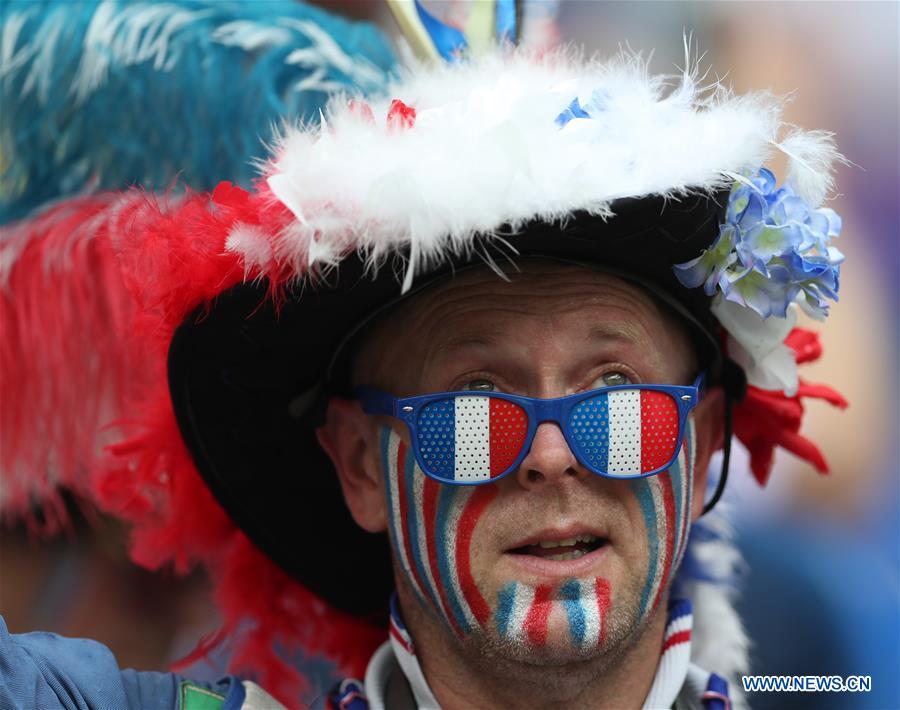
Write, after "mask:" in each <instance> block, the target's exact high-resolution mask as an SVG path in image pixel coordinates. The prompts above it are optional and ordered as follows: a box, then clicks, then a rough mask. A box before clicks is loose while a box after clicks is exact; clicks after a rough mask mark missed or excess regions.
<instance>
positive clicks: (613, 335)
mask: <svg viewBox="0 0 900 710" xmlns="http://www.w3.org/2000/svg"><path fill="white" fill-rule="evenodd" d="M642 335H643V333H642V329H641V328H640V326H638V325H635V324H634V323H632V322H630V321H621V322H617V323H601V324H599V325H594V326H591V328H590V329H589V330H588V333H587V336H588V338H589V339H591V340H627V341H629V342H632V343H633V342H638V341H640V340H641V336H642Z"/></svg>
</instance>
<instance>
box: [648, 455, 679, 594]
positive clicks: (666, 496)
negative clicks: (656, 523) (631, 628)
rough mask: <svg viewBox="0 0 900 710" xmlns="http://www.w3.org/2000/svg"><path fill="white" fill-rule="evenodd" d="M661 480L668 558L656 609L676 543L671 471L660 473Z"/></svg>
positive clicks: (658, 592)
mask: <svg viewBox="0 0 900 710" xmlns="http://www.w3.org/2000/svg"><path fill="white" fill-rule="evenodd" d="M659 482H660V484H661V486H662V492H663V507H665V510H666V559H665V561H664V562H663V576H662V579H661V580H660V583H659V589H657V590H656V598H655V599H654V600H653V609H656V607H657V605H658V604H659V600H660V599H661V598H662V593H663V591H664V590H665V588H666V585H667V584H668V581H669V572H671V567H672V552H673V546H674V545H675V496H674V494H673V493H672V479H671V478H669V472H668V471H664V472H663V473H661V474H659Z"/></svg>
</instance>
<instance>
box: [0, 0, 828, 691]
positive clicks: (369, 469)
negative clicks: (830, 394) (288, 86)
mask: <svg viewBox="0 0 900 710" xmlns="http://www.w3.org/2000/svg"><path fill="white" fill-rule="evenodd" d="M404 7H406V10H404V12H406V14H405V15H404V17H405V21H407V22H408V23H413V26H415V27H418V28H419V31H418V33H413V34H414V36H415V37H417V38H418V39H417V41H418V42H419V45H417V46H419V48H420V51H421V52H422V53H423V54H425V55H429V54H430V55H433V56H438V55H443V56H449V57H454V56H457V55H458V54H459V52H460V51H461V47H462V45H461V44H459V41H460V36H458V33H457V34H453V33H452V32H450V33H447V32H443V33H442V32H437V31H436V30H435V27H436V26H435V25H434V24H433V20H434V18H430V19H429V18H428V17H427V16H425V15H423V11H422V9H421V8H420V7H418V6H404ZM407 10H408V12H407ZM502 16H503V14H502V13H501V12H500V11H499V9H498V12H497V14H496V17H497V31H498V34H499V35H500V36H501V37H508V36H510V32H511V30H510V26H509V24H508V23H507V24H503V23H501V22H500V19H502ZM416 22H418V23H419V24H418V25H416V24H415V23H416ZM429 33H431V34H429ZM432 34H433V35H434V36H436V37H438V40H437V43H436V44H434V45H433V46H430V49H429V46H428V45H426V44H425V42H426V41H427V40H428V37H430V36H431V35H432ZM514 34H515V32H514V27H513V28H512V35H513V36H514ZM448 37H449V38H450V40H448V39H447V38H448ZM464 39H465V38H464V37H463V40H464ZM448 41H449V42H450V46H447V44H446V43H447V42H448ZM442 42H443V43H444V44H442ZM454 42H456V44H453V43H454ZM472 44H473V45H474V41H473V43H472ZM777 115H778V105H777V103H775V102H774V100H773V99H771V98H768V97H750V98H746V97H745V98H735V97H732V96H730V95H729V94H727V93H726V92H724V91H714V92H712V94H705V93H704V92H703V91H702V90H701V89H700V88H699V87H698V86H697V82H696V81H695V78H694V76H693V75H692V74H690V73H688V74H686V75H685V76H683V77H681V81H680V83H679V84H678V85H677V86H676V87H675V88H673V89H672V90H671V91H669V92H666V91H664V90H663V82H662V81H661V80H659V79H656V78H651V77H648V76H647V75H646V72H645V71H644V68H643V67H642V66H641V65H640V64H639V63H638V62H635V61H633V60H628V61H623V60H619V61H616V62H613V63H610V64H607V65H602V66H601V65H594V64H588V63H583V62H580V61H576V60H571V59H567V58H566V57H564V56H562V55H558V54H545V55H543V56H538V57H535V56H529V55H527V54H524V53H518V54H515V53H503V52H500V51H498V52H490V53H488V54H487V55H486V56H484V57H481V58H478V59H475V60H473V61H471V62H467V63H458V64H456V65H454V66H450V67H441V66H432V67H429V68H426V67H420V68H418V69H417V70H415V71H414V72H413V73H412V74H411V75H410V76H409V77H408V78H406V79H405V80H404V81H401V82H400V83H398V84H397V85H396V86H394V87H392V89H391V94H390V95H389V96H388V97H387V98H386V99H384V100H381V101H373V102H372V103H371V104H368V103H364V102H361V101H359V100H355V101H352V102H350V103H349V104H347V103H342V104H340V105H335V106H334V107H333V110H332V111H331V112H330V113H329V114H328V115H327V116H326V119H325V123H324V125H323V126H322V127H321V129H311V128H310V129H302V130H295V131H290V132H288V134H287V135H286V136H285V137H284V139H283V141H282V142H281V143H280V144H279V146H278V147H277V149H276V152H275V155H274V157H273V159H272V161H271V163H270V164H269V165H268V166H267V168H266V178H265V180H264V181H262V182H261V183H260V184H259V186H258V187H257V189H256V190H255V191H254V192H250V193H248V192H246V191H244V190H241V189H238V188H235V187H233V186H231V185H228V184H222V185H220V186H219V187H218V188H217V189H216V190H215V191H214V192H213V193H212V195H208V196H207V195H189V196H187V197H185V198H184V199H183V200H179V201H177V202H173V203H171V204H168V205H163V206H162V207H161V208H158V209H157V208H156V207H154V206H153V205H147V204H146V203H143V202H141V203H135V201H132V202H130V203H128V204H127V205H124V206H119V207H117V209H116V210H115V211H114V213H112V214H111V215H110V216H109V218H108V219H107V220H106V221H105V222H102V223H101V226H100V227H99V228H98V233H97V235H96V236H97V238H98V239H100V240H105V241H102V242H101V243H105V244H108V245H109V247H108V248H110V249H111V250H113V251H114V252H115V254H116V257H117V259H118V260H119V263H120V264H121V266H122V269H123V273H124V275H125V279H126V282H127V283H129V284H130V285H131V286H132V287H133V289H134V292H135V294H136V296H137V298H138V299H139V301H138V302H139V303H140V306H141V308H142V309H143V310H142V313H141V316H140V318H139V319H138V320H137V321H136V324H135V329H134V334H135V337H136V338H137V339H138V342H139V343H140V344H141V345H142V346H143V347H142V348H141V349H140V352H141V358H146V361H145V362H146V365H147V367H146V368H145V370H146V371H147V372H149V373H150V375H149V377H150V380H151V383H150V388H149V389H150V393H149V396H148V397H147V398H146V399H145V400H144V402H143V403H142V407H141V409H140V412H141V413H140V414H139V415H138V416H136V417H134V416H133V417H132V418H133V421H134V428H133V432H134V433H133V436H132V437H131V438H130V439H129V440H127V441H123V442H121V443H120V444H118V445H117V446H116V447H115V448H114V452H113V453H114V454H115V457H114V459H113V461H112V462H111V463H110V465H109V466H108V467H107V468H106V469H105V470H103V471H101V472H100V473H99V475H98V476H97V480H96V491H97V497H98V499H99V500H101V501H102V503H103V504H104V505H105V506H107V507H108V508H109V509H110V510H112V511H114V512H115V513H117V514H119V515H121V516H122V517H124V518H125V519H127V520H130V521H132V522H133V523H134V525H135V529H136V536H135V540H134V547H133V554H134V556H135V557H136V559H138V560H140V561H142V562H143V563H144V564H147V565H151V566H156V565H159V564H162V563H163V562H164V561H167V560H172V561H174V562H175V563H176V565H180V566H182V567H184V566H186V565H188V564H190V563H191V562H193V561H197V560H202V561H204V562H205V563H206V564H208V566H209V567H210V569H211V572H212V574H213V578H214V581H215V582H216V584H217V585H218V596H219V598H220V600H221V603H222V607H223V609H224V622H225V628H224V630H223V632H222V634H220V635H218V636H217V637H216V638H215V639H213V641H214V642H216V641H218V642H221V641H222V640H223V639H224V638H226V637H227V636H228V635H229V634H233V635H235V636H238V637H240V639H239V643H240V645H239V647H238V651H237V652H236V654H235V655H236V658H235V662H234V663H233V664H232V667H233V668H235V669H236V670H240V671H243V672H248V673H249V672H253V673H255V674H256V677H257V678H258V679H259V680H260V681H261V685H262V686H263V687H265V688H266V689H267V690H269V691H271V692H272V693H273V694H275V695H277V696H279V697H281V698H282V699H283V700H284V701H285V702H287V703H288V704H289V705H290V704H296V702H294V701H295V699H296V697H297V695H296V694H295V693H296V690H295V689H291V688H290V687H288V686H287V684H286V683H287V682H288V681H290V680H292V679H295V677H292V670H291V668H290V666H289V665H288V664H286V663H285V662H284V659H283V658H280V657H279V656H278V655H277V652H276V649H277V648H279V647H280V648H281V649H287V650H288V651H290V650H292V649H294V648H297V647H300V648H302V649H303V650H304V652H305V653H307V654H311V653H317V652H320V653H325V654H326V655H328V656H330V657H332V658H340V659H342V660H343V661H344V667H345V668H347V669H348V670H352V671H355V672H359V671H362V670H365V682H364V685H362V686H361V685H360V684H359V683H355V682H352V681H345V682H342V683H341V684H340V685H339V686H338V687H337V688H335V689H334V691H333V692H331V693H329V694H328V695H329V699H328V702H329V703H331V704H332V705H333V706H336V707H354V705H353V703H357V704H359V703H364V702H369V703H370V704H371V706H373V707H379V706H382V705H386V706H387V707H392V708H393V707H416V706H418V707H434V706H437V705H440V706H443V707H468V706H487V707H491V706H506V705H525V706H543V705H562V706H571V707H585V706H591V707H593V706H596V707H622V706H628V707H634V706H640V705H642V704H643V705H646V706H649V707H672V706H673V704H675V705H676V706H678V707H701V705H704V704H705V705H706V707H717V706H719V707H721V706H722V704H723V703H724V704H727V703H728V702H729V700H728V698H729V695H728V688H727V684H726V682H725V680H724V679H723V678H722V677H721V676H720V675H717V673H720V674H722V675H725V676H733V675H734V674H735V673H739V672H740V671H741V669H742V668H743V667H745V662H746V658H745V650H746V639H745V638H744V637H743V634H742V632H741V631H740V625H739V622H738V621H737V620H736V617H735V615H734V613H733V611H732V610H731V609H730V607H729V606H728V605H727V603H726V602H725V599H724V597H725V595H724V593H723V592H722V591H721V589H720V590H719V591H713V590H714V589H715V588H716V584H715V582H716V578H717V577H718V576H720V572H721V570H719V569H716V567H717V566H720V565H724V566H726V567H727V566H728V561H727V558H720V559H710V555H709V550H708V549H706V554H705V555H701V554H699V553H700V551H701V549H702V548H703V547H704V546H709V545H715V544H717V541H716V540H715V538H716V535H715V532H716V531H715V526H714V525H713V524H710V526H709V527H707V528H706V529H705V530H704V531H703V534H702V535H700V536H697V535H696V534H695V535H691V526H692V522H693V521H695V520H697V519H698V517H699V516H700V515H701V513H703V512H704V511H709V510H710V509H712V507H713V505H714V504H715V502H716V500H717V499H718V496H719V495H720V494H721V489H722V486H723V485H724V482H725V475H724V474H725V473H726V472H727V460H728V459H727V451H728V446H729V443H730V437H731V433H732V429H731V414H732V407H733V402H734V401H735V400H739V399H741V398H743V401H742V403H741V404H740V405H739V406H737V407H736V408H735V415H736V417H735V423H736V425H737V426H736V433H737V434H738V436H741V437H744V436H746V437H748V438H747V441H748V445H749V446H750V448H751V452H752V454H753V465H754V472H755V473H757V475H758V476H759V477H764V476H765V475H766V474H767V471H768V466H769V464H770V463H771V453H772V450H773V449H774V447H775V446H776V445H785V446H791V447H793V449H792V450H802V451H803V452H804V453H806V455H807V457H808V458H810V459H814V460H817V459H815V454H814V453H812V452H815V451H816V450H815V447H814V446H812V444H809V443H808V442H805V441H804V440H802V439H801V438H800V437H799V435H798V434H797V430H798V429H799V425H800V417H799V413H798V414H796V416H795V412H797V411H798V409H799V408H800V397H801V396H822V395H823V393H825V392H824V390H809V389H808V388H806V386H805V385H804V384H803V383H802V382H799V381H798V379H797V374H796V364H797V362H798V361H803V360H808V359H811V358H812V357H814V356H815V355H816V354H817V344H816V341H815V338H814V336H812V335H810V334H808V333H805V332H802V331H798V330H796V329H794V328H793V325H794V319H795V310H796V309H797V308H798V307H803V308H804V309H806V310H807V311H809V312H812V313H814V314H818V315H824V314H825V312H826V311H827V303H826V300H827V299H831V298H834V297H835V296H836V290H837V274H838V265H839V263H840V259H841V257H840V254H839V253H838V252H837V251H836V250H834V249H833V247H830V244H829V242H830V239H831V238H832V237H833V236H835V235H836V234H837V233H838V232H839V230H840V222H839V219H838V218H837V216H836V215H835V214H834V213H833V212H831V211H830V210H827V209H824V208H820V207H819V205H820V203H821V201H822V199H823V197H824V196H825V193H826V192H827V190H828V188H829V187H830V166H831V163H832V161H833V160H834V159H835V158H836V157H838V156H837V154H836V152H835V150H834V147H833V145H832V144H831V142H830V140H829V139H827V138H826V137H824V136H823V135H821V134H818V133H802V132H797V133H794V134H792V135H791V136H788V137H786V138H783V137H782V136H780V135H779V128H780V126H779V123H778V120H777ZM772 149H781V150H783V151H784V152H785V153H786V154H787V155H788V156H789V158H790V159H791V176H792V177H791V184H790V185H787V186H782V187H778V186H776V182H775V178H774V176H773V174H772V173H770V172H769V171H768V170H766V169H765V168H764V167H763V162H764V161H765V159H766V158H767V157H768V154H769V152H770V151H771V150H772ZM701 286H702V287H703V288H701ZM129 352H132V351H129ZM142 362H144V361H143V360H142ZM826 394H827V393H826ZM835 401H838V400H836V399H835ZM748 405H751V406H752V407H754V408H755V409H754V410H752V411H753V412H755V413H756V414H755V415H753V416H751V417H749V418H748V417H745V416H743V413H744V412H746V411H748V410H744V409H742V407H746V406H748ZM134 411H137V410H134ZM760 422H765V425H764V426H761V425H760ZM751 435H752V438H750V437H751ZM800 443H802V444H803V447H801V446H800ZM722 446H724V448H725V452H726V456H725V460H724V465H723V469H722V473H721V474H719V475H718V477H717V478H716V479H715V482H714V484H715V485H713V484H710V486H707V480H706V475H707V474H706V471H707V467H708V464H709V462H710V457H711V456H712V454H713V452H714V451H716V450H717V449H718V448H720V447H722ZM198 474H199V475H198ZM713 488H715V490H712V489H713ZM348 511H349V512H348ZM385 532H387V533H388V535H387V537H388V539H389V541H390V548H389V550H388V548H387V547H386V541H385V536H384V535H383V533H385ZM373 533H375V534H373ZM711 538H713V541H712V542H710V539H711ZM719 542H720V541H719ZM692 551H693V553H692ZM388 555H390V557H388ZM682 561H684V562H683V564H682ZM673 585H674V586H677V587H678V590H677V592H678V593H677V594H673V591H672V590H673ZM393 587H396V598H395V601H394V602H392V604H391V607H392V608H391V613H390V627H389V628H390V642H389V643H387V644H384V645H382V646H381V647H380V648H379V649H378V651H377V652H376V653H375V655H374V656H372V657H371V660H370V659H369V656H370V655H371V651H372V649H373V647H374V646H375V645H377V644H378V643H381V642H382V641H383V639H384V627H383V626H380V624H379V621H380V620H381V619H383V618H384V616H386V615H384V613H383V612H384V607H385V600H386V599H388V598H389V596H390V591H391V588H393ZM692 598H693V602H695V603H696V608H695V609H694V612H695V613H696V614H697V615H698V618H699V617H700V615H702V614H708V615H710V616H708V617H707V618H706V620H705V621H704V623H702V624H699V623H698V627H702V628H698V633H697V634H694V633H693V632H692V627H691V620H692ZM710 629H712V633H711V634H710ZM701 631H702V632H703V633H702V634H701V633H699V632H701ZM701 636H702V638H701ZM3 643H4V645H3V648H4V653H6V654H9V655H10V656H13V655H15V654H18V655H16V656H15V657H16V658H20V659H21V658H23V657H24V656H23V655H22V652H21V650H20V649H21V648H23V647H26V646H27V647H28V648H29V649H31V651H30V653H31V655H32V656H33V655H34V654H35V653H37V654H38V655H40V653H39V652H40V649H36V647H35V645H34V641H33V639H14V638H11V637H8V636H4V637H3ZM54 643H55V642H54ZM208 648H209V645H207V650H208ZM26 655H27V654H26ZM692 659H693V661H694V662H693V663H692ZM710 662H713V663H715V664H716V667H711V666H710V665H709V663H710ZM54 667H55V666H54ZM106 668H107V671H106V677H109V676H110V674H111V673H112V671H110V670H109V665H108V664H107V666H106ZM709 671H714V672H712V673H710V672H709ZM39 675H40V674H38V676H39ZM29 682H30V683H31V685H30V686H29V687H36V686H41V687H44V686H42V685H41V683H42V682H44V683H45V685H46V681H42V680H41V679H40V677H38V678H37V679H36V680H35V678H34V677H31V679H30V681H29ZM134 682H136V683H137V684H138V686H139V687H143V686H142V685H141V684H142V683H144V680H142V679H141V678H137V679H136V680H135V681H134ZM160 682H161V683H162V684H164V685H165V690H163V691H161V692H160V693H159V695H158V696H155V697H158V698H160V699H162V700H167V701H170V704H171V703H172V702H174V701H175V699H174V696H173V693H175V692H176V688H185V687H187V688H188V689H192V690H191V692H197V693H201V694H203V693H205V694H206V695H209V693H213V694H214V695H215V694H218V697H219V700H220V701H221V702H224V703H225V704H226V706H228V703H229V702H232V703H235V702H238V704H239V703H240V702H243V701H244V700H240V701H236V700H234V698H233V697H232V696H231V695H228V696H226V693H228V694H234V693H238V694H239V693H243V694H244V695H242V696H241V698H242V699H245V697H244V696H246V695H247V694H248V693H250V694H253V693H257V691H258V688H256V686H248V685H247V684H246V683H244V684H241V683H237V682H236V681H235V680H233V679H232V680H230V681H227V682H225V685H224V686H219V687H216V688H212V689H210V688H204V687H200V686H195V685H191V684H190V683H187V685H179V684H180V683H182V681H181V680H180V679H173V678H172V677H171V676H165V677H164V678H163V679H162V680H161V681H160ZM75 685H76V686H78V683H75ZM235 688H242V690H240V691H238V690H234V689H235ZM247 688H249V689H250V690H249V691H248V690H246V689H247ZM54 692H56V691H54ZM123 692H125V694H126V696H127V695H128V692H129V691H123ZM57 697H61V696H60V694H59V693H57ZM128 697H130V696H128ZM204 697H206V696H204ZM257 697H259V696H258V695H257ZM366 697H367V698H368V700H365V698H366ZM266 702H270V701H269V700H267V701H266ZM183 704H184V703H183ZM717 704H718V705H717Z"/></svg>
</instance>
